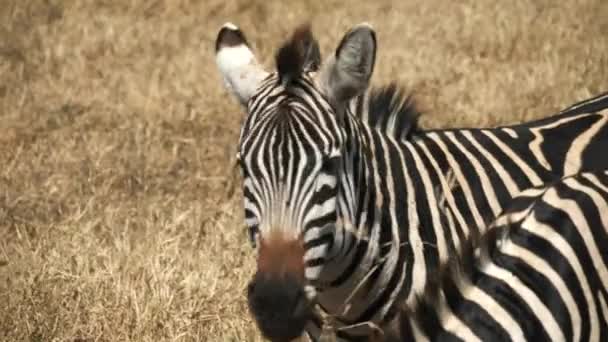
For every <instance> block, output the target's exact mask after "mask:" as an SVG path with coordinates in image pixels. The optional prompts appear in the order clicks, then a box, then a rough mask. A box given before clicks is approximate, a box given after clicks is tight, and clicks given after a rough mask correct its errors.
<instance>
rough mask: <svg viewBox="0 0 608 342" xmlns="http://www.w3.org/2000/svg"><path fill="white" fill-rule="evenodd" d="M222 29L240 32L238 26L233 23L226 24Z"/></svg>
mask: <svg viewBox="0 0 608 342" xmlns="http://www.w3.org/2000/svg"><path fill="white" fill-rule="evenodd" d="M222 28H226V29H229V30H232V31H238V30H239V27H238V26H236V25H234V24H233V23H231V22H227V23H224V25H222Z"/></svg>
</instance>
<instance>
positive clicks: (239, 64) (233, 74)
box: [215, 23, 268, 106]
mask: <svg viewBox="0 0 608 342" xmlns="http://www.w3.org/2000/svg"><path fill="white" fill-rule="evenodd" d="M215 60H216V63H217V66H218V68H219V70H220V72H221V74H222V77H223V78H224V82H225V84H226V87H227V88H228V89H229V90H230V91H231V92H232V93H233V94H234V95H235V96H236V97H237V99H238V100H239V102H240V103H241V104H242V105H243V106H246V105H247V102H248V101H249V99H250V98H251V96H252V95H253V94H254V93H255V91H256V89H257V88H258V86H259V85H260V83H261V81H262V80H263V79H264V78H266V76H267V75H268V72H266V71H265V70H264V69H262V67H261V66H260V64H259V63H258V62H257V60H256V58H255V56H254V55H253V52H252V51H251V49H250V47H249V43H247V39H246V38H245V35H244V34H243V32H241V30H239V28H238V27H236V26H235V25H233V24H231V23H226V24H224V26H222V28H221V29H220V31H219V33H218V35H217V39H216V40H215Z"/></svg>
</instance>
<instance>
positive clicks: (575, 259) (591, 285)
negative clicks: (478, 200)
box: [384, 170, 608, 342]
mask: <svg viewBox="0 0 608 342" xmlns="http://www.w3.org/2000/svg"><path fill="white" fill-rule="evenodd" d="M463 245H464V248H463V252H462V254H460V255H458V256H453V257H452V258H451V259H450V260H449V261H448V262H446V263H445V264H444V265H443V266H442V267H441V271H439V272H438V274H437V275H436V276H435V277H434V278H433V279H431V280H429V282H428V284H427V287H426V289H425V291H424V292H423V293H422V294H420V295H418V296H417V298H416V300H415V301H414V304H412V305H411V306H410V307H403V308H402V311H401V314H400V316H399V320H398V321H399V322H395V326H394V329H399V327H401V329H402V331H398V330H388V331H387V332H386V334H385V335H384V338H385V340H388V341H392V340H394V341H459V340H460V341H472V342H474V341H607V340H608V304H607V300H608V267H607V264H608V170H604V171H599V170H597V171H589V172H582V173H578V174H575V175H571V176H566V177H564V178H563V179H560V180H557V181H555V182H551V183H547V185H543V186H539V187H532V188H529V189H527V190H524V191H523V192H522V193H521V194H520V195H518V196H516V197H515V198H514V199H513V200H512V202H511V203H510V204H509V207H508V209H506V210H505V212H504V213H503V214H501V215H500V216H499V217H498V218H497V219H496V220H495V221H494V222H493V223H492V224H491V225H490V227H489V228H488V230H487V231H486V232H485V233H484V234H483V235H482V236H481V238H478V237H475V236H472V237H471V239H469V240H467V243H465V244H463Z"/></svg>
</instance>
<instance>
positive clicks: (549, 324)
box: [483, 240, 566, 341]
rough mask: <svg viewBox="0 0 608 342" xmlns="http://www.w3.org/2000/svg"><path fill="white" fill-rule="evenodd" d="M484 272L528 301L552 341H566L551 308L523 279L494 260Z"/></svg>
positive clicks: (506, 242) (508, 241) (509, 242)
mask: <svg viewBox="0 0 608 342" xmlns="http://www.w3.org/2000/svg"><path fill="white" fill-rule="evenodd" d="M509 244H511V241H510V240H507V241H505V244H504V245H503V246H505V248H508V245H509ZM483 271H484V273H486V274H488V275H490V276H492V277H495V278H498V279H501V280H502V281H503V282H504V283H505V284H506V285H507V286H509V287H510V288H512V289H513V291H515V292H516V293H517V294H518V295H519V296H520V297H521V298H522V299H523V301H524V302H526V303H527V304H528V305H529V307H530V309H531V310H532V312H533V313H534V316H535V317H538V320H539V321H540V323H541V325H542V326H543V328H544V329H545V331H546V332H547V334H548V335H549V337H550V339H551V341H565V340H566V338H565V337H564V334H563V332H562V330H561V329H560V327H559V324H558V323H557V321H555V317H553V315H552V314H551V311H550V310H549V308H547V307H546V306H545V304H544V303H543V302H542V300H541V299H540V298H538V296H536V294H535V293H534V291H532V290H530V288H528V287H527V286H526V285H525V284H524V283H522V282H521V280H520V279H519V278H518V277H517V276H516V275H514V274H513V273H511V272H510V271H509V270H507V269H504V268H502V267H500V266H498V265H496V264H494V263H492V262H489V263H487V264H486V265H485V267H484V269H483ZM505 328H506V329H507V330H510V329H511V326H510V325H507V326H506V327H505Z"/></svg>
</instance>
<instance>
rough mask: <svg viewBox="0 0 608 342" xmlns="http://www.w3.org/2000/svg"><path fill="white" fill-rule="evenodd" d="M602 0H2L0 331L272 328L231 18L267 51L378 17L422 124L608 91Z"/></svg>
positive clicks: (478, 119) (55, 337)
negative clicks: (238, 157) (222, 73)
mask: <svg viewBox="0 0 608 342" xmlns="http://www.w3.org/2000/svg"><path fill="white" fill-rule="evenodd" d="M607 18H608V2H607V1H604V0H581V1H559V2H558V1H553V0H538V1H532V0H529V1H522V0H515V1H500V2H495V1H485V0H483V1H478V0H463V1H455V2H448V1H440V0H426V1H422V0H408V1H405V0H404V1H393V2H392V3H391V2H390V1H381V0H378V1H363V0H357V1H351V2H341V1H333V0H328V1H326V2H322V1H314V0H302V1H298V2H295V1H294V2H283V1H276V0H265V1H252V0H236V1H224V0H207V1H193V0H176V1H169V0H165V1H142V0H130V1H118V0H116V1H110V0H96V1H93V0H86V1H84V0H83V1H76V0H72V1H68V0H66V1H60V0H46V1H43V0H27V1H26V0H2V1H1V2H0V341H74V342H75V341H260V340H261V339H260V337H259V336H258V333H257V331H256V329H255V327H254V325H253V324H252V322H251V320H250V318H249V315H248V312H247V306H246V301H245V287H246V283H247V281H248V279H249V277H250V275H251V274H252V272H253V271H254V258H253V251H252V250H251V248H250V247H249V244H248V242H247V235H246V232H245V230H244V224H243V223H242V213H241V211H242V210H241V197H240V196H241V194H240V190H239V178H238V176H235V175H234V172H233V171H232V170H233V169H232V167H231V165H232V164H231V162H232V158H233V156H234V152H235V143H236V137H237V133H238V129H239V122H240V118H241V116H242V110H241V108H240V107H239V106H238V105H237V104H236V102H235V101H234V100H233V99H232V98H231V97H230V96H228V94H227V92H226V91H225V90H224V88H223V86H222V83H221V82H220V77H219V73H218V72H217V69H216V66H215V60H214V51H213V42H214V40H215V36H216V33H217V31H218V29H219V27H220V26H221V25H222V24H223V23H224V22H226V21H232V22H234V23H236V24H238V25H239V26H241V27H242V28H243V30H244V31H245V33H246V34H247V35H248V37H249V39H250V41H251V43H252V45H253V46H254V47H255V49H256V51H257V52H258V55H259V58H261V60H262V61H263V62H264V64H265V65H267V66H269V67H271V66H272V60H273V53H274V51H275V49H276V48H277V47H278V46H279V44H280V43H281V41H282V40H283V39H285V38H286V37H287V36H288V34H289V33H290V32H291V30H292V29H293V28H294V27H295V26H296V25H298V24H300V23H302V22H304V21H307V20H310V21H311V22H312V24H313V30H314V31H315V32H316V33H317V36H318V39H319V40H320V43H321V48H322V51H323V53H325V54H326V55H327V54H328V53H331V52H333V49H334V47H335V46H336V45H337V43H338V40H339V39H340V38H341V36H342V34H343V33H344V32H345V31H346V30H347V29H348V28H349V27H350V26H352V25H354V24H356V23H359V22H362V21H368V22H370V23H371V24H373V25H374V27H375V28H376V30H377V34H378V42H379V53H378V59H377V65H376V73H375V75H374V79H373V84H375V85H378V84H382V83H384V82H387V81H391V80H397V81H399V82H401V83H402V84H403V85H404V86H405V87H407V88H408V89H411V90H413V91H414V92H415V95H416V96H417V99H418V102H419V103H420V106H421V108H422V109H423V111H424V112H425V115H424V117H423V120H422V124H423V125H424V126H425V127H453V126H473V125H478V126H489V125H495V124H506V123H515V122H519V121H521V120H524V119H531V118H536V117H542V116H545V115H547V114H550V113H552V112H554V111H556V110H559V109H561V108H563V107H565V106H567V105H569V104H571V103H573V102H576V101H579V100H582V99H584V98H586V97H589V96H592V95H595V94H598V93H599V92H601V91H604V90H608V19H607Z"/></svg>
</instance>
